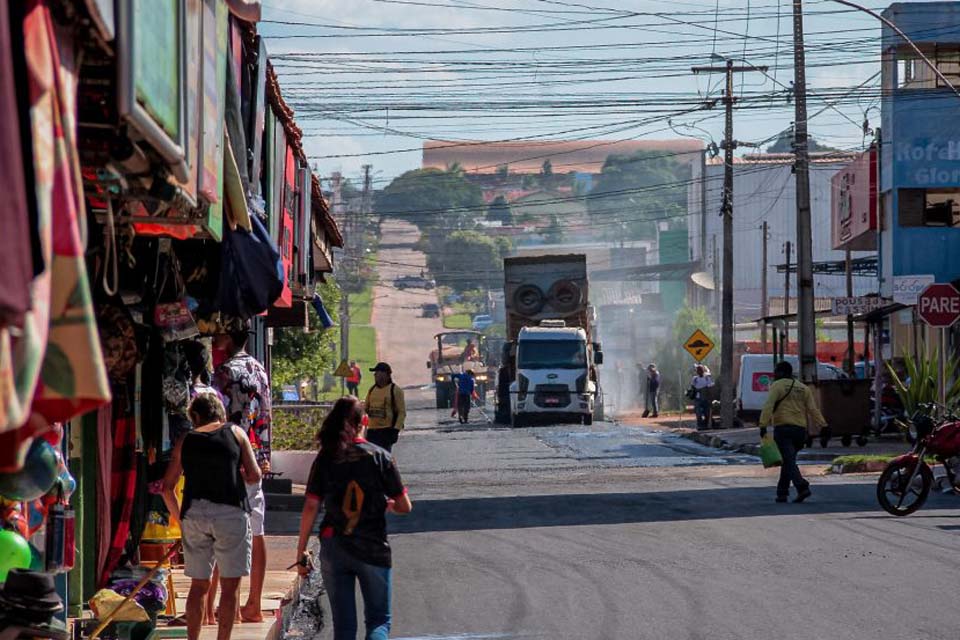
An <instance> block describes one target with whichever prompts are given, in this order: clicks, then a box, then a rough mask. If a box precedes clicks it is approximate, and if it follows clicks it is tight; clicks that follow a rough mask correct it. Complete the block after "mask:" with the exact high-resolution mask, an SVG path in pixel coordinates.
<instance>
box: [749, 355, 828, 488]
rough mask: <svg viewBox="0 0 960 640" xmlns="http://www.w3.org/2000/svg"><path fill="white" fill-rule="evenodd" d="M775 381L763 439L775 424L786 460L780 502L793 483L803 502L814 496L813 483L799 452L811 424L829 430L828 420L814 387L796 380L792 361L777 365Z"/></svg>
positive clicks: (762, 425) (763, 416)
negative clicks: (802, 470) (803, 472)
mask: <svg viewBox="0 0 960 640" xmlns="http://www.w3.org/2000/svg"><path fill="white" fill-rule="evenodd" d="M773 378H774V382H773V384H772V385H770V392H769V393H768V394H767V401H766V403H765V404H764V405H763V411H762V412H761V413H760V437H761V438H762V437H763V436H765V435H766V434H767V427H769V426H771V425H772V426H773V440H774V442H776V443H777V448H779V449H780V455H781V456H782V457H783V465H782V466H781V467H780V481H779V482H777V502H786V501H787V497H788V496H789V495H790V483H791V482H793V486H794V487H795V488H796V490H797V497H796V498H794V500H793V501H794V502H803V501H804V500H806V499H807V498H809V497H810V483H809V482H807V481H806V480H805V479H804V478H803V476H802V475H801V474H800V467H799V466H797V453H798V452H799V451H800V450H801V449H803V447H804V445H805V444H806V441H807V427H808V425H810V424H811V423H812V424H814V425H816V426H818V427H825V426H826V424H827V421H826V420H825V419H824V418H823V414H822V413H820V408H819V407H818V406H817V401H816V400H815V399H814V397H813V392H812V391H810V388H809V387H807V385H805V384H803V383H802V382H800V381H798V380H797V379H795V378H794V377H793V367H792V366H791V365H790V363H789V362H786V361H784V362H780V363H777V366H776V367H774V369H773Z"/></svg>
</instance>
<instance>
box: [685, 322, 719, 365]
mask: <svg viewBox="0 0 960 640" xmlns="http://www.w3.org/2000/svg"><path fill="white" fill-rule="evenodd" d="M683 348H684V349H686V350H687V353H689V354H690V355H692V356H693V359H694V360H696V361H697V362H703V360H704V358H706V357H707V356H708V355H710V352H711V351H713V340H711V339H710V338H708V337H707V334H705V333H704V332H703V331H700V329H697V330H696V331H694V332H693V335H692V336H690V337H689V338H687V341H686V342H684V343H683Z"/></svg>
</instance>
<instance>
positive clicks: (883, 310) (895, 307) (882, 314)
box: [853, 302, 911, 323]
mask: <svg viewBox="0 0 960 640" xmlns="http://www.w3.org/2000/svg"><path fill="white" fill-rule="evenodd" d="M910 308H911V307H910V306H908V305H905V304H900V303H899V302H891V303H890V304H888V305H885V306H883V307H880V308H879V309H874V310H873V311H871V312H870V313H864V314H861V315H859V316H854V317H853V320H854V322H869V323H875V322H880V321H881V320H883V319H884V318H886V317H887V316H889V315H891V314H894V313H896V312H898V311H903V310H904V309H910Z"/></svg>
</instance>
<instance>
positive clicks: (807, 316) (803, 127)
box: [793, 0, 817, 382]
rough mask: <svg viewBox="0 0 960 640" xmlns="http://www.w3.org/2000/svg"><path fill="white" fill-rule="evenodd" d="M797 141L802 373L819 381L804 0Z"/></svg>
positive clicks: (798, 12)
mask: <svg viewBox="0 0 960 640" xmlns="http://www.w3.org/2000/svg"><path fill="white" fill-rule="evenodd" d="M793 42H794V46H793V67H794V81H793V90H794V104H795V106H796V122H795V123H794V138H795V140H794V145H795V147H796V165H795V171H796V176H797V321H798V325H799V326H798V330H797V333H798V334H799V341H800V344H799V349H798V353H799V355H800V373H801V379H802V380H803V381H804V382H816V381H817V328H816V324H815V323H816V319H815V317H814V303H813V297H814V291H813V232H812V229H811V223H810V153H809V147H808V141H807V77H806V61H805V55H804V50H803V2H802V0H793Z"/></svg>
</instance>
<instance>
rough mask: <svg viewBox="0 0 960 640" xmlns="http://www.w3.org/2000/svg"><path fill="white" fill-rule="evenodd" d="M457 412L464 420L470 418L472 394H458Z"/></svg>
mask: <svg viewBox="0 0 960 640" xmlns="http://www.w3.org/2000/svg"><path fill="white" fill-rule="evenodd" d="M457 414H458V417H459V418H460V420H461V421H462V422H467V421H468V420H470V395H469V394H465V393H458V394H457Z"/></svg>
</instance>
